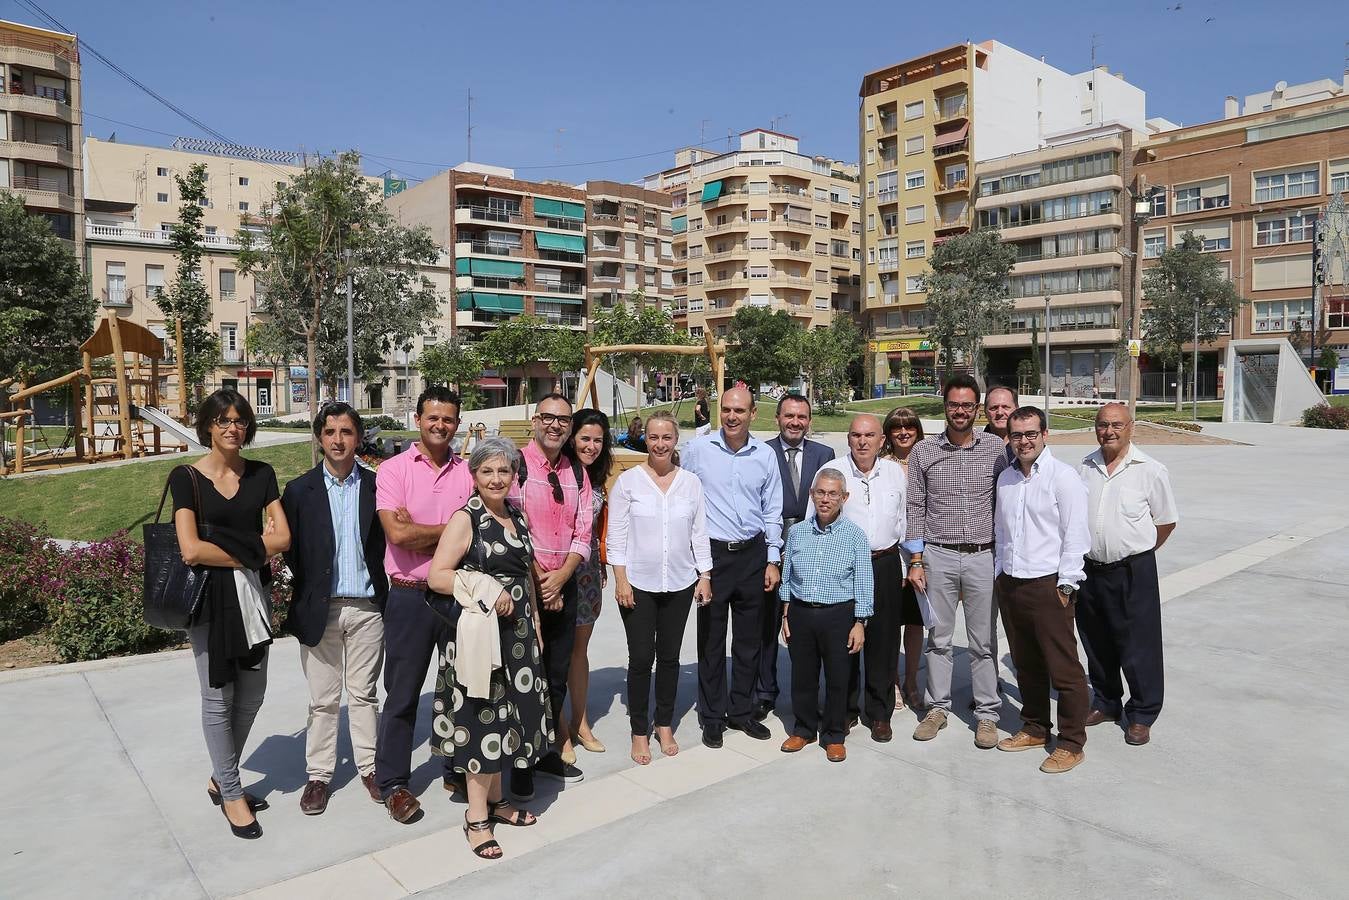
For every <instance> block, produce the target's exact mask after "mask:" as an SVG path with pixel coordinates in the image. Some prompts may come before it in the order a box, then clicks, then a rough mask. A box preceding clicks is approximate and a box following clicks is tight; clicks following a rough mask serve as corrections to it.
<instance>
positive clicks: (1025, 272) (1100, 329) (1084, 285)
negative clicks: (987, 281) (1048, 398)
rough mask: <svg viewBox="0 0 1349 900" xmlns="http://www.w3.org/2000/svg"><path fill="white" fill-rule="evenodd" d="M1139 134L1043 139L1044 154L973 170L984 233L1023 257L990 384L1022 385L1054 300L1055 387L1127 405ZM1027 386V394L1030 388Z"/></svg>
mask: <svg viewBox="0 0 1349 900" xmlns="http://www.w3.org/2000/svg"><path fill="white" fill-rule="evenodd" d="M1134 140H1135V134H1134V133H1133V132H1132V131H1131V130H1130V129H1128V128H1125V127H1124V126H1122V125H1118V124H1108V125H1101V126H1097V127H1089V128H1085V129H1081V130H1078V131H1075V132H1068V133H1066V134H1063V135H1058V136H1055V137H1053V138H1049V139H1046V141H1045V146H1044V147H1043V148H1040V149H1036V150H1029V151H1026V152H1024V153H1013V154H1009V155H1007V156H1001V157H998V158H996V159H990V160H986V161H982V162H979V163H977V164H976V165H975V180H976V183H975V202H974V206H975V216H976V225H977V227H979V228H996V229H998V230H999V231H1000V233H1001V235H1002V240H1003V242H1004V243H1006V244H1009V245H1011V246H1012V247H1013V248H1014V249H1015V250H1016V263H1015V264H1014V265H1013V266H1012V273H1011V277H1010V278H1009V280H1008V296H1009V298H1010V299H1011V301H1012V307H1013V312H1012V316H1011V321H1010V323H1009V325H1008V327H1007V328H1006V329H1005V331H1004V333H1001V334H994V335H989V336H988V338H987V339H986V340H985V349H986V353H987V359H988V366H987V373H988V377H989V379H990V380H991V381H994V382H997V383H1000V384H1012V385H1016V384H1017V383H1018V382H1017V364H1018V363H1019V362H1020V361H1021V360H1023V359H1026V358H1027V356H1028V355H1029V352H1030V347H1031V332H1032V331H1033V330H1035V331H1038V332H1039V338H1038V339H1039V341H1040V342H1041V345H1043V341H1044V340H1045V330H1046V324H1045V301H1046V300H1048V301H1049V314H1048V318H1049V322H1048V328H1049V329H1050V331H1051V333H1052V339H1051V348H1050V364H1049V379H1050V388H1051V390H1052V391H1053V392H1054V393H1056V394H1062V395H1064V396H1072V397H1103V398H1116V397H1121V396H1127V392H1128V367H1127V366H1124V367H1121V370H1120V374H1122V376H1123V377H1122V378H1120V379H1119V382H1118V383H1117V380H1116V375H1117V370H1116V357H1117V355H1118V351H1119V346H1120V337H1121V334H1122V331H1121V329H1122V327H1123V325H1124V323H1125V322H1126V321H1127V319H1128V315H1129V308H1128V307H1127V304H1126V303H1125V298H1126V292H1127V291H1128V289H1129V287H1130V285H1132V283H1133V282H1132V277H1133V265H1134V258H1133V257H1132V256H1131V254H1132V253H1133V252H1134V250H1133V229H1132V228H1131V227H1130V223H1129V219H1128V218H1127V216H1128V210H1129V198H1128V195H1127V193H1126V191H1125V186H1126V185H1128V184H1129V183H1130V181H1131V179H1132V158H1133V144H1134ZM1026 387H1027V386H1026V385H1021V386H1020V388H1021V389H1023V390H1024V389H1025V388H1026Z"/></svg>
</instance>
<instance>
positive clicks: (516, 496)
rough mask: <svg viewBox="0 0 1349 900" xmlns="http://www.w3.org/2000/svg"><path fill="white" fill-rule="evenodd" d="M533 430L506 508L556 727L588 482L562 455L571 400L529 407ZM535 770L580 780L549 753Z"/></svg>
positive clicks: (571, 635)
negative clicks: (525, 549)
mask: <svg viewBox="0 0 1349 900" xmlns="http://www.w3.org/2000/svg"><path fill="white" fill-rule="evenodd" d="M532 424H533V427H534V436H533V438H532V439H531V440H530V442H529V443H528V444H526V445H525V448H524V450H522V451H521V454H520V455H521V457H522V458H523V460H524V462H523V463H522V476H523V477H521V478H520V479H517V481H516V483H515V484H514V485H512V486H511V492H510V502H511V504H512V505H513V506H515V507H516V508H517V509H519V510H521V511H522V512H523V513H524V515H525V521H526V522H527V523H528V524H529V537H530V540H531V541H532V542H533V544H534V573H535V575H537V576H538V582H539V590H540V596H539V626H540V630H541V635H540V636H541V637H542V639H543V660H542V662H543V671H544V673H545V674H546V675H547V676H548V695H549V700H550V701H551V702H550V705H551V706H552V710H553V721H554V722H557V721H559V720H560V719H561V716H562V703H563V701H564V700H566V698H567V674H568V671H569V670H570V668H571V650H572V645H573V644H574V643H575V640H576V569H577V567H578V566H580V565H581V563H582V562H584V561H585V560H587V559H589V558H590V528H591V524H592V523H591V519H592V518H593V515H592V510H591V505H590V477H589V476H588V475H586V472H585V469H584V468H583V467H582V466H579V465H574V464H573V461H572V460H571V459H570V458H569V457H567V456H565V455H564V454H563V452H562V448H563V447H564V446H566V443H567V438H568V437H570V436H571V401H569V400H568V399H567V398H566V397H564V396H562V395H561V394H556V393H555V394H548V395H547V396H545V397H544V398H543V399H541V400H540V401H539V403H538V406H537V407H535V411H534V418H533V423H532ZM582 497H584V498H585V502H581V500H580V498H582ZM534 771H537V772H538V774H540V775H543V776H545V777H547V778H552V779H555V780H557V781H561V782H564V783H568V784H571V783H574V782H578V781H581V780H582V778H584V776H583V775H582V774H581V770H580V769H578V768H577V767H576V766H574V765H571V764H570V763H565V762H563V761H562V756H561V754H559V753H558V752H557V750H555V749H554V750H550V751H549V753H548V754H547V755H546V756H544V757H543V758H542V759H540V760H539V762H538V765H537V766H536V767H535V770H534ZM534 771H531V770H529V769H514V770H512V771H511V793H512V794H514V795H515V796H516V797H517V798H518V799H521V800H528V799H530V798H531V797H533V796H534Z"/></svg>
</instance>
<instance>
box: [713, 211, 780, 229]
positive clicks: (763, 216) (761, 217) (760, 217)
mask: <svg viewBox="0 0 1349 900" xmlns="http://www.w3.org/2000/svg"><path fill="white" fill-rule="evenodd" d="M723 218H724V217H723ZM749 220H750V221H751V222H767V221H768V210H766V209H751V210H750V211H749ZM717 224H718V225H724V224H725V223H724V222H718V223H717Z"/></svg>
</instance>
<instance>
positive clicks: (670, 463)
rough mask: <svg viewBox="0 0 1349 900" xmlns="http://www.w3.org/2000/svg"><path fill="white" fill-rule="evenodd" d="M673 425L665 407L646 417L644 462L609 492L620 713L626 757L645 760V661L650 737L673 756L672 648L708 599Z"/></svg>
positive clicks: (708, 550) (701, 543)
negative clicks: (621, 653) (621, 654)
mask: <svg viewBox="0 0 1349 900" xmlns="http://www.w3.org/2000/svg"><path fill="white" fill-rule="evenodd" d="M677 443H679V424H678V423H677V422H676V421H675V419H674V417H673V416H672V415H670V414H669V413H668V412H665V411H660V412H656V413H652V415H651V418H649V419H648V420H647V423H646V446H647V455H646V462H644V463H642V464H641V465H640V466H637V467H636V468H633V469H629V470H628V471H626V472H624V473H623V474H622V475H620V476H619V478H618V480H617V481H616V482H615V483H614V488H613V491H612V492H610V494H609V534H608V539H607V541H606V549H607V556H608V560H609V565H610V566H612V567H613V570H614V581H615V596H616V598H617V600H618V607H619V609H618V612H619V615H620V616H622V618H623V628H624V630H625V631H626V632H627V634H628V717H629V719H630V720H631V723H632V759H633V761H634V762H636V763H638V764H639V765H643V766H644V765H647V764H648V763H650V762H651V742H650V738H649V735H650V731H651V724H652V722H651V719H650V718H649V716H648V712H647V711H648V709H649V708H650V707H649V702H650V693H651V666H652V663H653V661H654V663H655V667H656V715H655V728H656V740H658V741H660V749H661V752H662V753H664V754H665V755H666V756H674V755H675V754H676V753H678V752H679V745H678V744H677V743H675V739H674V730H673V728H672V726H673V720H674V705H675V691H676V688H677V687H678V685H679V646H680V644H682V643H683V641H684V626H685V624H686V623H687V622H688V618H689V608H690V605H691V604H692V601H693V600H694V598H696V599H697V600H698V603H699V605H702V604H705V603H708V602H709V601H710V600H711V599H712V580H711V579H712V546H711V544H710V543H709V542H708V539H707V517H706V513H705V511H704V508H703V486H702V483H701V482H699V481H698V479H697V477H696V476H694V475H692V474H691V473H689V472H686V471H684V470H683V469H681V468H679V467H678V466H677V465H675V462H674V452H675V445H676V444H677Z"/></svg>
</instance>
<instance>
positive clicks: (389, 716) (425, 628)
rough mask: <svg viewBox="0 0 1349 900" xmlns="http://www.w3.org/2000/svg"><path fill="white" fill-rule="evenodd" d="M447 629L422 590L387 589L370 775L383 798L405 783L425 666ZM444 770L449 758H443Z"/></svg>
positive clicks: (441, 644) (448, 768)
mask: <svg viewBox="0 0 1349 900" xmlns="http://www.w3.org/2000/svg"><path fill="white" fill-rule="evenodd" d="M450 633H451V629H450V626H449V625H448V624H447V623H446V622H445V620H444V619H442V618H440V616H438V615H436V614H435V613H434V612H432V611H431V607H429V606H427V605H426V599H425V592H424V591H421V590H417V589H414V588H405V587H399V586H398V585H391V586H390V587H389V599H388V602H387V603H385V605H384V693H385V695H386V696H385V698H384V710H383V712H382V713H381V715H380V717H379V737H378V739H377V741H376V744H375V779H376V781H377V782H378V783H379V790H380V793H381V794H383V795H384V796H385V797H388V796H389V795H390V794H391V793H393V792H394V790H395V789H396V788H400V787H407V784H408V779H409V778H410V777H411V775H412V735H413V731H415V730H416V726H417V706H418V703H419V702H420V700H421V695H422V684H424V683H425V681H426V670H427V669H428V668H429V667H430V665H431V663H432V660H433V659H434V657H435V651H436V650H437V649H438V648H442V647H444V646H445V642H446V641H447V640H448V639H449V637H450ZM444 765H445V774H446V775H450V774H452V773H453V768H452V766H453V762H452V760H450V759H449V757H445V758H444Z"/></svg>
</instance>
